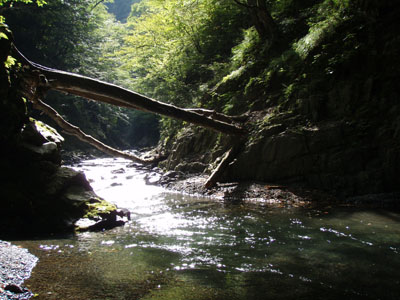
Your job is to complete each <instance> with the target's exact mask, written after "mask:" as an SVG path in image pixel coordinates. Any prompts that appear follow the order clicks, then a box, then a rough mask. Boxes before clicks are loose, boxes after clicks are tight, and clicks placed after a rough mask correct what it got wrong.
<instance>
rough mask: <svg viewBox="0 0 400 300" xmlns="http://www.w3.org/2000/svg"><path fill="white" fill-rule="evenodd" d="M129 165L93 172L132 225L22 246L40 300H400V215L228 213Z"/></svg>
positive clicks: (103, 162)
mask: <svg viewBox="0 0 400 300" xmlns="http://www.w3.org/2000/svg"><path fill="white" fill-rule="evenodd" d="M127 164H128V163H127V162H126V161H124V160H120V159H97V160H92V161H85V162H83V163H82V164H81V165H80V166H77V167H76V169H79V170H83V171H84V172H85V173H86V176H87V177H88V179H90V180H91V181H92V186H93V187H94V189H95V190H96V192H97V193H98V194H99V195H100V196H102V197H104V198H105V199H107V200H109V201H111V202H113V203H115V204H117V205H118V206H120V207H126V208H128V209H129V210H130V211H131V213H132V221H131V222H129V223H128V224H126V225H125V226H124V227H120V228H115V229H113V230H110V231H106V232H97V233H81V234H78V235H76V236H69V237H54V238H51V239H46V240H39V239H38V240H30V241H19V242H16V243H17V244H19V245H21V246H23V247H27V248H28V249H29V250H30V252H31V253H33V254H35V255H37V256H38V257H39V259H40V260H39V263H38V265H37V266H36V268H35V269H34V271H33V274H32V278H31V279H30V280H29V281H28V282H27V285H28V286H29V287H30V288H31V289H32V291H33V292H34V293H37V294H38V295H37V299H73V300H80V299H91V300H95V299H176V300H178V299H185V300H186V299H221V300H224V299H399V296H400V214H399V213H396V212H390V211H384V210H366V209H365V210H364V209H354V208H343V207H342V208H340V207H339V208H332V207H330V208H324V209H306V208H295V207H286V208H282V207H274V206H273V205H266V204H262V203H258V204H257V203H253V204H249V203H240V202H237V203H234V204H232V203H226V202H223V201H219V200H215V199H209V198H204V197H194V196H188V195H183V194H179V193H172V192H168V191H166V190H164V189H162V188H160V187H155V186H150V185H146V184H145V183H144V179H143V178H144V176H145V175H146V173H145V172H144V171H139V170H136V169H134V168H128V167H127Z"/></svg>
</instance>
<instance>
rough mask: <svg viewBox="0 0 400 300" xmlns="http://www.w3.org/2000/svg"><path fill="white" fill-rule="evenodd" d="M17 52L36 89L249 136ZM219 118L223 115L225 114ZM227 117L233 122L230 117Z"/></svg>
mask: <svg viewBox="0 0 400 300" xmlns="http://www.w3.org/2000/svg"><path fill="white" fill-rule="evenodd" d="M14 50H15V52H16V55H17V56H18V58H19V60H20V61H21V63H23V64H24V65H25V66H27V67H28V68H29V69H30V73H29V75H27V76H33V77H37V78H36V79H34V78H32V79H31V81H30V83H31V84H32V85H35V84H36V85H37V86H36V87H35V88H41V89H43V90H50V89H52V90H57V91H60V92H65V93H68V94H73V95H77V96H81V97H84V98H88V99H92V100H97V101H101V102H105V103H109V104H113V105H116V106H122V107H127V108H132V109H137V110H142V111H147V112H152V113H156V114H160V115H163V116H167V117H171V118H174V119H178V120H181V121H186V122H189V123H193V124H195V125H199V126H202V127H206V128H209V129H212V130H214V131H217V132H222V133H225V134H229V135H240V136H241V135H245V134H246V130H245V129H243V128H241V127H239V126H238V125H236V124H235V122H233V121H232V122H230V123H227V122H225V121H220V120H217V119H213V118H212V117H210V116H207V115H204V114H203V115H202V114H199V113H197V112H195V111H191V110H190V109H183V108H179V107H176V106H174V105H171V104H167V103H163V102H159V101H157V100H154V99H151V98H149V97H146V96H143V95H140V94H138V93H135V92H133V91H130V90H128V89H125V88H122V87H119V86H117V85H114V84H111V83H107V82H104V81H100V80H96V79H92V78H89V77H86V76H82V75H78V74H74V73H69V72H64V71H59V70H55V69H51V68H47V67H44V66H41V65H39V64H36V63H33V62H31V61H29V60H28V59H27V58H25V57H24V56H23V55H22V54H21V53H20V52H19V51H18V50H17V49H16V48H15V47H14ZM219 115H220V116H221V115H222V114H219ZM225 117H226V118H227V119H229V116H225Z"/></svg>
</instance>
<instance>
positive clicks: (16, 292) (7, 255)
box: [0, 241, 38, 300]
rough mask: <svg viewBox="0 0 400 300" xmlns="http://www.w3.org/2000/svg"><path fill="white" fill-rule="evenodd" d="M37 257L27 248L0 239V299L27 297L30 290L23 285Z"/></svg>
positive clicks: (30, 293)
mask: <svg viewBox="0 0 400 300" xmlns="http://www.w3.org/2000/svg"><path fill="white" fill-rule="evenodd" d="M37 261H38V258H37V257H36V256H34V255H32V254H30V253H29V252H28V250H27V249H23V248H20V247H18V246H14V245H12V244H10V243H9V242H4V241H0V299H1V300H8V299H13V300H14V299H19V300H23V299H29V298H31V297H32V296H33V294H32V292H31V291H30V290H28V289H27V288H26V287H24V286H23V283H24V281H25V280H26V279H28V278H29V277H30V275H31V271H32V269H33V268H34V267H35V265H36V263H37Z"/></svg>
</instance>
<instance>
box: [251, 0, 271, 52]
mask: <svg viewBox="0 0 400 300" xmlns="http://www.w3.org/2000/svg"><path fill="white" fill-rule="evenodd" d="M247 4H248V7H249V10H250V14H251V17H252V19H253V23H254V26H255V28H256V30H257V32H258V34H259V35H260V37H261V38H262V39H268V40H269V41H270V44H272V43H273V40H274V38H275V35H276V31H277V27H276V24H275V21H274V19H273V18H272V16H271V14H270V12H269V10H268V8H267V2H266V0H247Z"/></svg>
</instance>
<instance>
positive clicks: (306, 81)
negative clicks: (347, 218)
mask: <svg viewBox="0 0 400 300" xmlns="http://www.w3.org/2000/svg"><path fill="white" fill-rule="evenodd" d="M377 3H378V2H377ZM379 3H380V5H378V6H377V10H376V11H374V13H373V15H371V16H368V14H367V13H359V12H354V15H353V16H352V17H351V18H349V19H347V20H341V21H340V22H338V23H337V24H338V25H337V27H336V29H335V30H332V31H330V32H326V33H325V34H324V35H321V39H320V40H318V43H316V44H315V45H313V46H312V47H311V46H310V45H309V46H310V48H309V49H308V52H307V53H305V54H304V53H303V54H304V55H300V54H299V52H296V50H294V48H295V47H294V48H293V47H291V48H289V49H288V50H287V52H285V53H284V54H282V56H281V57H269V58H268V59H270V60H274V59H275V63H277V62H279V66H282V68H281V69H279V70H278V71H276V70H275V69H274V68H273V67H274V65H273V64H272V63H271V64H268V62H265V61H263V60H262V59H263V58H260V64H262V63H264V65H263V66H265V67H263V69H262V70H260V74H258V75H257V76H258V77H257V78H256V77H254V74H250V73H248V74H247V75H246V74H245V73H244V72H245V70H244V71H243V72H242V73H241V76H240V81H241V84H240V85H239V84H238V82H237V78H236V79H235V80H236V81H232V82H225V85H226V87H228V89H227V90H226V91H225V90H221V91H219V92H220V93H227V91H228V90H229V91H231V92H232V89H233V90H235V86H243V85H244V83H245V82H248V83H249V84H248V86H247V87H246V91H247V94H246V91H245V92H243V91H241V90H240V87H237V88H236V90H235V92H236V93H237V94H240V95H242V98H241V101H243V103H246V102H247V103H249V104H251V105H252V104H257V105H253V109H252V111H249V112H248V113H249V115H250V116H251V117H250V119H251V121H252V124H247V126H248V128H249V129H250V131H251V133H250V134H249V136H248V140H247V142H246V143H245V145H244V149H243V150H242V151H241V153H240V154H239V155H238V156H237V157H236V159H235V160H234V161H233V162H231V163H230V164H229V167H228V168H227V169H226V171H225V174H224V177H223V178H220V180H225V181H238V180H241V181H243V180H253V181H254V180H256V181H263V182H278V183H300V184H304V185H307V186H310V187H313V188H317V189H321V190H325V191H328V192H331V193H333V194H335V195H338V196H343V197H350V196H356V195H366V194H377V193H391V192H398V191H400V176H399V171H400V102H399V99H400V86H399V84H398V81H399V72H398V69H399V68H400V59H399V55H398V54H397V53H396V50H395V49H398V48H399V47H400V34H399V32H400V26H399V25H398V22H396V21H395V20H397V19H396V18H397V16H396V13H398V12H399V10H400V6H399V5H398V3H394V2H390V1H387V2H382V3H381V2H379ZM321 30H323V29H321ZM321 32H322V31H321ZM312 34H313V31H312V30H310V32H309V34H307V35H306V36H299V37H296V41H297V42H296V43H295V44H293V45H294V46H296V45H299V44H300V43H301V41H304V40H310V39H311V37H312ZM293 45H292V46H293ZM280 53H281V52H280ZM285 55H286V56H287V57H288V58H287V59H286V58H285ZM254 65H257V63H255V64H254ZM253 79H257V80H258V81H259V82H262V84H261V83H260V84H259V85H254V86H253V85H250V83H251V82H252V80H253ZM253 82H255V80H253ZM231 83H232V84H231ZM250 94H251V95H255V96H254V99H253V98H252V99H247V98H246V97H250V96H249V95H250ZM260 95H261V96H260ZM252 97H253V96H252ZM251 105H247V107H250V106H251ZM185 131H188V129H187V128H186V129H185V130H184V131H182V132H183V134H180V135H178V137H177V139H176V141H175V144H174V145H173V147H172V150H171V153H172V154H171V155H170V158H169V160H168V161H167V163H166V164H165V165H164V167H167V168H169V169H175V170H182V171H183V170H184V171H187V170H186V169H187V168H190V164H193V161H196V159H195V158H193V156H194V154H196V153H197V155H198V157H199V158H198V160H197V161H200V162H201V163H202V164H206V165H210V166H211V167H210V168H209V169H213V168H214V167H215V166H216V165H217V163H218V157H221V156H222V154H223V153H224V151H227V150H228V149H229V140H227V139H225V140H226V141H228V142H227V143H221V140H222V139H217V138H214V141H213V143H211V144H208V145H205V144H203V143H202V139H201V135H199V134H196V135H195V136H194V135H189V134H185ZM196 147H200V148H201V150H198V149H196ZM195 149H196V150H195ZM201 153H202V154H201ZM181 163H183V164H182V165H180V164H181ZM399 203H400V202H399Z"/></svg>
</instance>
